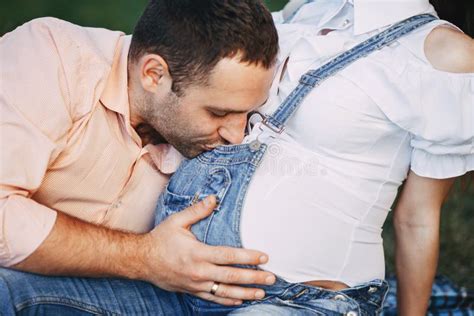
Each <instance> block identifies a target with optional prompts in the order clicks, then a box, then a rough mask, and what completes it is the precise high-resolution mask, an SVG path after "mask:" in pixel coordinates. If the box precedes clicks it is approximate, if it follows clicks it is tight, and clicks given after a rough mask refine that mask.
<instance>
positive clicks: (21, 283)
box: [0, 268, 192, 316]
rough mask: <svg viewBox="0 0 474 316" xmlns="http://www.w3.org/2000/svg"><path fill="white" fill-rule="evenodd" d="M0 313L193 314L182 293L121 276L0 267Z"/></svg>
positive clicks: (10, 315)
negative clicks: (40, 272)
mask: <svg viewBox="0 0 474 316" xmlns="http://www.w3.org/2000/svg"><path fill="white" fill-rule="evenodd" d="M0 315H2V316H13V315H25V316H26V315H68V316H69V315H192V313H191V311H190V310H188V309H187V307H186V304H184V303H183V300H182V296H181V295H180V294H176V293H170V292H166V291H164V290H161V289H159V288H157V287H155V286H153V285H151V284H149V283H146V282H140V281H131V280H122V279H105V278H104V279H91V278H67V277H46V276H40V275H35V274H30V273H24V272H18V271H13V270H9V269H4V268H0Z"/></svg>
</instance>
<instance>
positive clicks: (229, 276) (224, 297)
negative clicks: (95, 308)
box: [11, 197, 275, 305]
mask: <svg viewBox="0 0 474 316" xmlns="http://www.w3.org/2000/svg"><path fill="white" fill-rule="evenodd" d="M215 206H216V201H215V197H211V199H210V200H209V201H208V203H207V204H205V203H204V202H203V201H201V202H200V203H197V204H195V205H193V206H191V207H189V208H187V209H185V210H184V211H182V212H179V213H177V214H175V215H172V216H170V217H169V218H168V219H166V220H165V221H163V222H162V223H161V224H160V225H158V226H157V227H155V229H154V230H152V231H151V232H150V233H147V234H133V233H129V232H122V231H117V230H112V229H109V228H106V227H102V226H97V225H94V224H90V223H87V222H84V221H81V220H79V219H76V218H73V217H71V216H68V215H66V214H62V213H59V212H58V216H57V219H56V222H55V224H54V227H53V230H52V231H51V232H50V234H49V235H48V237H47V238H46V240H45V241H43V243H42V244H41V245H40V246H39V247H38V248H37V249H36V250H35V252H33V254H31V255H30V256H29V257H27V258H26V259H25V260H23V261H22V262H20V263H19V264H16V265H15V266H13V267H11V268H13V269H17V270H22V271H27V272H33V273H38V274H44V275H63V276H87V277H125V278H130V279H138V280H144V281H148V282H151V283H153V284H155V285H156V286H158V287H161V288H163V289H166V290H169V291H179V292H186V293H191V294H194V295H196V296H199V297H201V298H203V299H206V300H210V301H213V302H216V303H220V304H224V305H235V304H239V303H241V300H253V299H256V298H260V297H263V294H264V293H263V291H262V290H260V289H255V288H245V287H240V286H236V285H235V284H269V283H273V282H274V280H275V277H274V276H273V275H272V274H270V273H269V272H264V271H256V270H251V269H239V268H234V267H229V266H227V265H233V264H246V265H258V264H262V263H265V262H266V261H267V260H268V257H267V256H266V255H265V254H263V253H261V252H258V251H253V250H246V249H237V248H228V247H213V246H208V245H205V244H203V243H201V242H199V241H197V240H196V238H195V237H194V235H193V234H192V233H191V231H190V230H189V228H190V226H191V225H192V224H194V223H195V222H198V221H199V220H201V219H203V218H205V217H207V216H209V215H210V214H211V213H212V211H213V209H214V208H215ZM267 278H270V282H267V281H266V280H267ZM214 282H217V283H222V284H220V285H219V286H218V288H217V291H216V293H215V295H212V294H211V293H210V292H211V288H212V287H213V285H214ZM214 290H215V287H214ZM258 293H259V294H260V296H259V295H258Z"/></svg>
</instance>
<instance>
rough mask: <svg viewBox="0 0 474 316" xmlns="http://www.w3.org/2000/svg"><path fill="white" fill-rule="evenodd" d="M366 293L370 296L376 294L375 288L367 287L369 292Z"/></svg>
mask: <svg viewBox="0 0 474 316" xmlns="http://www.w3.org/2000/svg"><path fill="white" fill-rule="evenodd" d="M367 292H369V293H370V294H373V293H375V292H377V288H376V287H373V286H371V287H369V290H368V291H367Z"/></svg>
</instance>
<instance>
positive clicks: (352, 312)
mask: <svg viewBox="0 0 474 316" xmlns="http://www.w3.org/2000/svg"><path fill="white" fill-rule="evenodd" d="M346 316H357V312H354V311H350V312H348V313H347V314H346Z"/></svg>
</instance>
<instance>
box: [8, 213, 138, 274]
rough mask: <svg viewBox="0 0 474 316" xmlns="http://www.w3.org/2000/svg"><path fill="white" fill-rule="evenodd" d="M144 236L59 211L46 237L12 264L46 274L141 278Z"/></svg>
mask: <svg viewBox="0 0 474 316" xmlns="http://www.w3.org/2000/svg"><path fill="white" fill-rule="evenodd" d="M144 238H145V235H137V234H132V233H127V232H121V231H116V230H112V229H108V228H105V227H101V226H96V225H93V224H90V223H86V222H84V221H81V220H78V219H75V218H73V217H71V216H68V215H65V214H62V213H58V216H57V219H56V223H55V225H54V227H53V230H52V231H51V232H50V234H49V235H48V237H47V238H46V240H45V241H44V242H43V243H42V244H41V245H40V247H39V248H38V249H36V251H35V252H34V253H33V254H31V255H30V256H29V257H28V258H26V259H25V260H23V261H22V262H20V263H19V264H16V265H15V266H13V267H12V268H13V269H18V270H22V271H27V272H34V273H39V274H46V275H69V276H71V275H73V276H91V277H100V276H115V277H127V278H139V270H140V269H139V268H138V265H137V262H140V257H141V256H142V253H141V252H143V251H145V249H143V244H144V243H143V242H142V241H143V239H144Z"/></svg>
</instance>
